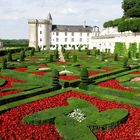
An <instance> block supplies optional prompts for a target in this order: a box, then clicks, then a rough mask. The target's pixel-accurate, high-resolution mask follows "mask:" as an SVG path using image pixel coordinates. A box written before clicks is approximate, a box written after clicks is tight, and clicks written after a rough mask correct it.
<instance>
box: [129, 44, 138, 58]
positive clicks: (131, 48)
mask: <svg viewBox="0 0 140 140" xmlns="http://www.w3.org/2000/svg"><path fill="white" fill-rule="evenodd" d="M129 51H130V52H131V56H132V57H136V52H137V43H130V44H129Z"/></svg>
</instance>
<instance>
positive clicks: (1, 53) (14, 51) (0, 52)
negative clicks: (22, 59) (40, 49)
mask: <svg viewBox="0 0 140 140" xmlns="http://www.w3.org/2000/svg"><path fill="white" fill-rule="evenodd" d="M31 49H32V47H28V48H26V50H31ZM21 50H24V48H23V47H22V48H8V49H5V50H0V56H4V55H7V54H8V52H11V53H18V52H20V51H21Z"/></svg>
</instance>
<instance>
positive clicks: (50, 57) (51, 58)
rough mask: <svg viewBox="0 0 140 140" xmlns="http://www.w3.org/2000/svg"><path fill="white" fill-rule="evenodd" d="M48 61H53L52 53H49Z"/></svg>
mask: <svg viewBox="0 0 140 140" xmlns="http://www.w3.org/2000/svg"><path fill="white" fill-rule="evenodd" d="M49 62H53V55H52V54H50V55H49Z"/></svg>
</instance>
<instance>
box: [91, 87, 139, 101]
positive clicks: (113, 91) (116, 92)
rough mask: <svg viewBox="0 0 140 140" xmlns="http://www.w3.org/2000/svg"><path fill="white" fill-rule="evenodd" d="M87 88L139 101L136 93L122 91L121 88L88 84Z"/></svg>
mask: <svg viewBox="0 0 140 140" xmlns="http://www.w3.org/2000/svg"><path fill="white" fill-rule="evenodd" d="M88 90H89V91H94V92H98V93H102V94H106V95H113V96H118V97H123V98H127V99H132V100H136V101H140V97H138V96H137V94H136V93H133V92H128V91H123V93H122V91H121V90H116V89H111V88H105V87H100V86H95V85H89V87H88Z"/></svg>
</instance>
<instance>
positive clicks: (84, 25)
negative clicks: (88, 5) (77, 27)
mask: <svg viewBox="0 0 140 140" xmlns="http://www.w3.org/2000/svg"><path fill="white" fill-rule="evenodd" d="M83 27H84V28H86V21H85V20H84V24H83Z"/></svg>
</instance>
